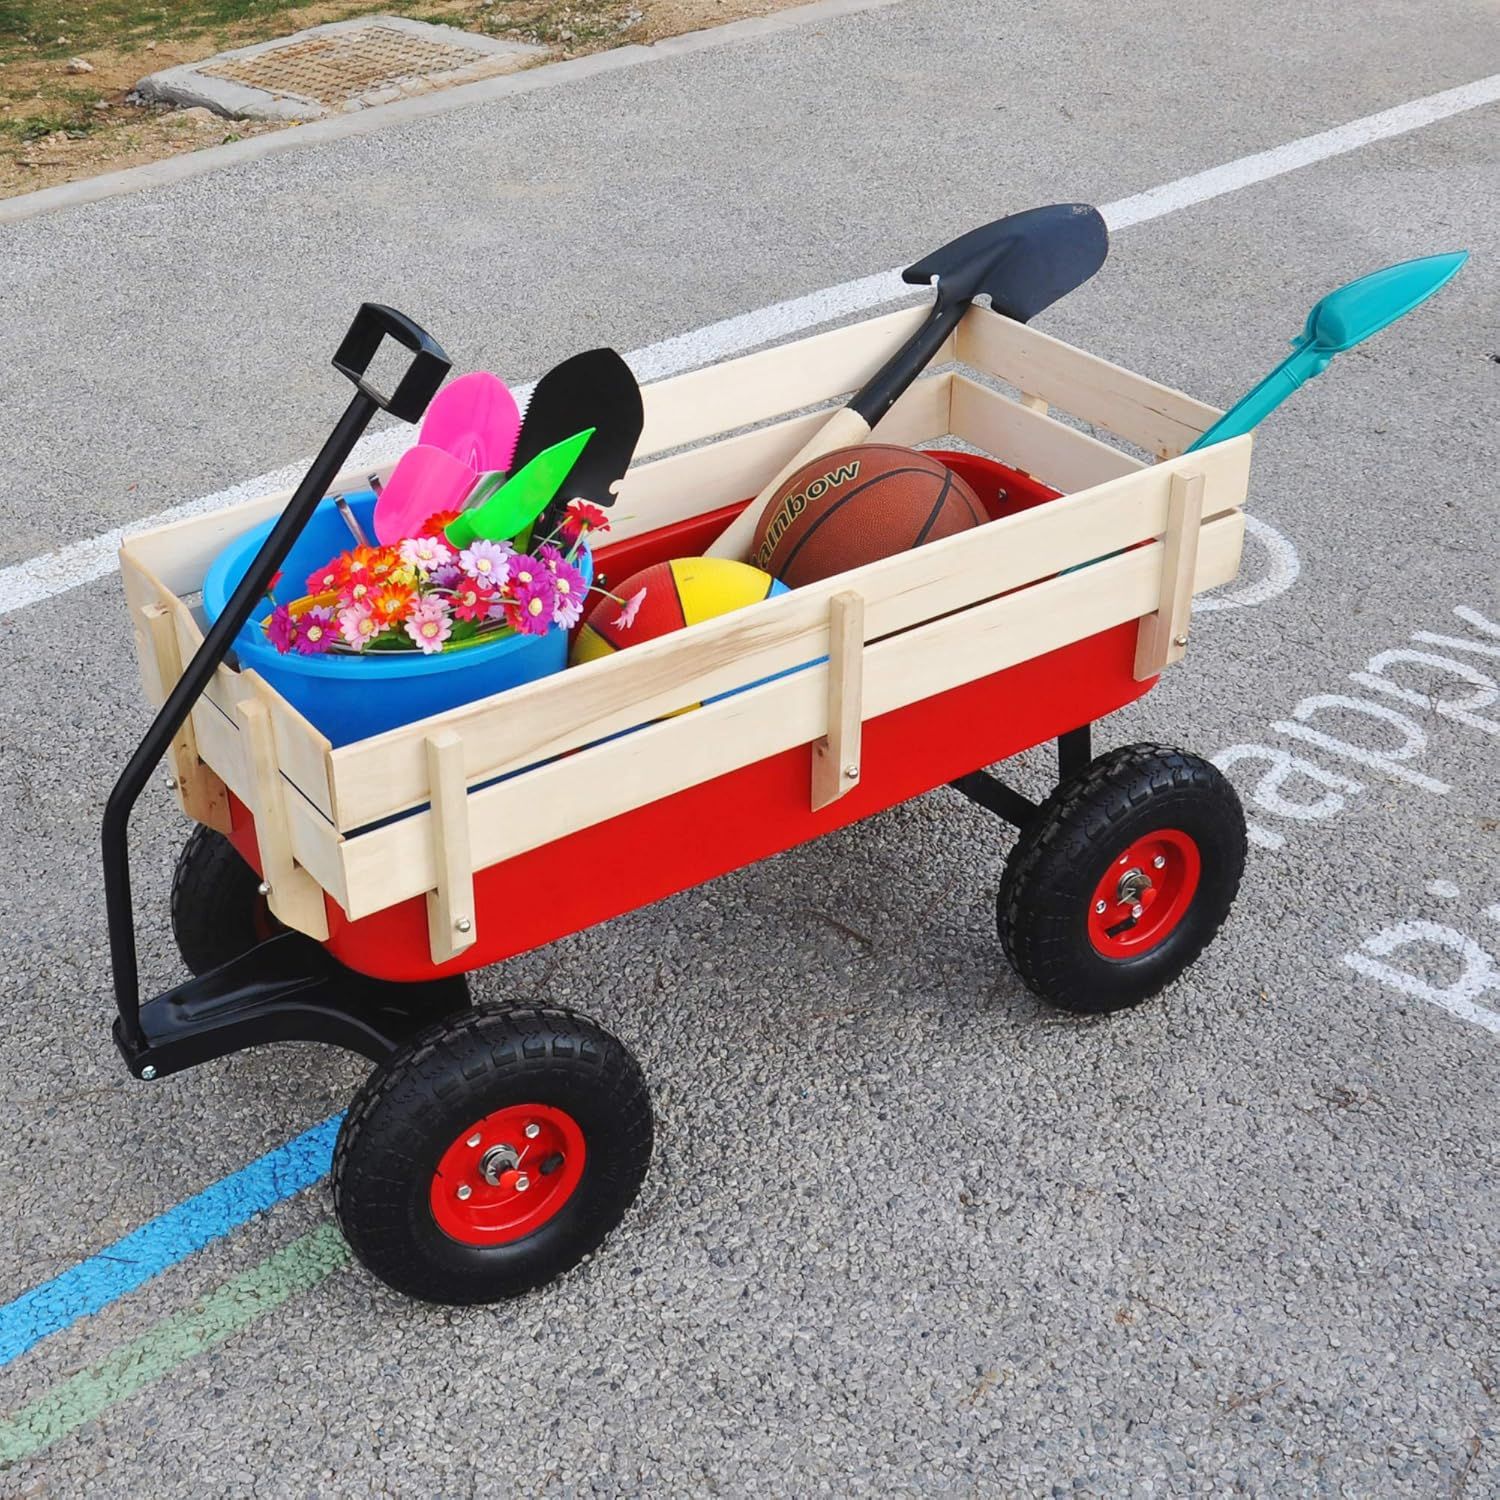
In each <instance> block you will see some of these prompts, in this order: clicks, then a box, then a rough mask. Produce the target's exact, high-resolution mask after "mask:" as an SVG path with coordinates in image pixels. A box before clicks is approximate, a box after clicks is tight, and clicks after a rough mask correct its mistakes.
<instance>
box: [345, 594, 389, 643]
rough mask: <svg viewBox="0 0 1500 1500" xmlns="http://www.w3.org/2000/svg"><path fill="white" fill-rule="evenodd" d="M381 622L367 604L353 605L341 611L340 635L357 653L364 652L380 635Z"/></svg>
mask: <svg viewBox="0 0 1500 1500" xmlns="http://www.w3.org/2000/svg"><path fill="white" fill-rule="evenodd" d="M380 630H381V625H380V621H379V620H377V619H376V618H375V612H374V611H373V610H372V609H371V608H370V607H369V605H367V604H355V605H351V606H350V607H349V608H348V609H341V610H340V611H339V634H340V635H342V636H343V638H344V643H345V644H346V645H347V646H349V647H350V648H351V649H353V650H355V651H363V650H364V649H365V647H366V646H368V645H369V644H370V642H371V641H372V640H374V639H375V637H376V636H377V635H379V634H380Z"/></svg>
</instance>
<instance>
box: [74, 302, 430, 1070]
mask: <svg viewBox="0 0 1500 1500" xmlns="http://www.w3.org/2000/svg"><path fill="white" fill-rule="evenodd" d="M387 336H389V337H390V338H393V339H395V340H396V341H397V342H398V343H400V344H402V345H404V346H405V347H406V348H408V349H410V350H411V351H412V353H413V356H414V357H413V359H412V362H411V364H410V366H409V367H408V368H407V370H406V373H405V374H404V375H403V377H402V379H401V381H400V383H399V384H398V385H397V386H396V389H395V390H394V391H393V392H392V393H391V394H390V395H389V396H384V395H382V394H381V393H380V392H379V391H377V390H375V388H374V387H373V386H372V385H371V384H370V383H369V382H368V381H367V380H366V378H365V375H366V372H367V371H368V369H369V366H370V362H371V360H372V359H373V358H374V357H375V352H376V350H377V349H378V348H379V347H380V344H381V341H382V340H383V339H384V338H386V337H387ZM333 364H334V368H335V369H336V370H338V371H339V373H340V374H342V375H345V376H347V377H348V378H349V379H350V380H352V381H353V382H354V385H355V388H356V389H355V395H354V398H353V399H352V400H351V401H350V402H349V405H348V407H347V409H346V410H345V412H344V414H343V416H342V417H340V418H339V421H338V425H337V426H336V427H335V428H334V429H333V431H332V432H331V433H330V434H329V436H328V440H327V441H326V442H325V443H324V444H323V447H322V450H321V451H320V452H319V454H318V456H317V457H316V458H315V459H314V460H313V463H312V467H311V468H309V469H308V471H307V474H306V475H305V476H304V477H303V480H302V483H301V484H299V485H298V486H297V489H296V492H295V493H294V494H293V495H292V498H291V499H290V500H289V501H288V502H287V505H286V509H285V510H283V511H282V513H281V517H280V519H279V520H278V521H277V522H276V524H275V526H273V527H272V528H271V534H270V535H269V536H268V537H267V538H266V540H265V543H264V545H263V546H262V547H261V549H260V551H259V552H257V553H256V555H255V558H254V560H253V561H252V562H251V564H250V566H249V568H248V569H247V570H246V572H245V576H244V577H243V578H242V579H241V580H240V583H239V587H238V588H236V589H235V591H234V593H233V594H232V595H231V596H230V599H229V602H228V603H227V604H226V605H225V607H224V612H223V613H222V614H221V615H220V616H219V618H218V619H217V620H216V621H215V622H214V624H213V626H212V628H211V629H210V630H209V632H208V634H207V636H206V637H205V638H204V641H203V644H202V645H201V646H200V647H199V648H198V650H197V651H196V652H195V653H194V654H193V659H192V660H191V661H190V662H189V663H188V664H187V667H186V668H185V669H184V671H183V674H182V676H181V677H180V678H179V679H178V681H177V684H176V686H175V687H174V688H173V689H172V691H171V692H170V693H169V694H168V695H167V700H166V702H165V703H163V704H162V706H161V708H160V710H159V711H158V712H157V715H156V717H155V718H154V719H153V720H152V721H151V727H150V728H149V729H148V730H147V731H146V733H145V735H144V736H143V737H142V739H141V742H140V744H139V745H137V746H136V749H135V753H134V754H133V755H132V756H131V757H130V759H129V761H128V762H127V763H126V765H125V769H124V770H123V771H122V772H121V773H120V779H119V780H118V781H117V782H116V783H115V786H114V790H113V791H112V792H111V793H110V794H109V801H108V802H107V803H106V804H105V808H104V821H103V826H102V829H101V845H102V855H103V864H104V909H105V915H106V918H107V920H108V924H109V956H110V965H111V968H112V970H113V974H114V992H115V1005H116V1007H117V1008H118V1010H119V1013H120V1014H119V1019H118V1020H117V1021H116V1022H115V1027H114V1032H115V1041H116V1043H117V1045H118V1046H119V1048H120V1051H121V1053H122V1054H123V1055H124V1058H125V1061H126V1063H127V1064H128V1065H129V1067H130V1070H131V1072H133V1073H134V1074H135V1075H136V1076H137V1077H142V1078H156V1077H159V1076H162V1075H163V1074H165V1073H168V1072H172V1071H174V1070H176V1069H178V1068H185V1067H190V1066H191V1065H192V1064H193V1063H197V1062H204V1061H207V1060H208V1059H209V1058H212V1057H222V1056H223V1055H224V1054H225V1053H227V1052H233V1051H237V1050H239V1048H241V1047H247V1046H252V1045H254V1044H255V1043H258V1042H283V1041H328V1042H334V1043H336V1044H337V1045H339V1046H343V1047H349V1048H352V1049H353V1050H354V1051H356V1052H364V1053H365V1054H366V1055H367V1056H372V1057H373V1056H384V1055H385V1054H386V1053H387V1052H388V1051H390V1050H391V1049H392V1048H393V1046H399V1045H400V1042H401V1040H404V1038H405V1036H406V1035H407V1034H409V1033H410V1030H411V1029H412V1025H413V1024H416V1023H415V1022H414V1021H413V1019H412V1017H413V1014H414V1012H413V1011H409V1010H407V1009H406V1008H405V1007H403V1006H401V1005H400V1004H397V1003H396V1001H395V1000H394V998H393V995H392V993H391V992H394V991H400V990H402V989H410V988H412V987H403V986H392V985H380V986H379V988H378V991H377V992H375V993H371V992H370V990H369V987H370V986H372V985H378V984H379V982H378V981H374V980H367V979H363V978H362V977H361V976H356V975H351V974H349V973H348V971H346V970H342V969H339V968H338V966H337V965H334V964H333V961H332V960H331V959H330V958H329V957H328V955H327V954H326V953H325V952H324V950H323V949H322V948H321V947H319V945H318V944H316V943H313V942H311V941H310V940H308V939H305V938H300V937H298V935H296V934H288V935H286V936H285V937H277V938H273V939H271V940H270V941H268V942H265V943H261V944H259V945H258V946H257V947H255V948H253V949H251V950H250V952H249V953H246V954H243V955H242V956H241V957H240V958H238V959H235V960H234V961H233V962H231V963H229V964H225V965H224V966H223V967H222V968H219V969H215V970H214V971H213V972H212V973H210V974H206V975H204V976H202V977H201V978H198V979H193V980H189V981H188V982H187V983H186V984H183V985H179V986H178V987H177V988H176V989H173V990H169V991H167V992H166V993H165V994H163V995H158V996H157V997H156V998H155V999H154V1000H151V1001H149V1002H148V1003H147V1004H145V1005H142V1003H141V981H140V965H139V957H138V954H137V950H136V942H135V914H134V910H133V907H132V902H131V894H130V847H129V834H130V814H131V811H132V810H133V809H134V807H135V804H136V802H137V801H138V800H139V798H140V795H141V792H142V791H144V790H145V786H146V783H147V781H148V780H150V777H151V774H152V772H153V771H154V770H155V769H156V767H157V766H158V765H159V764H160V763H161V759H162V757H163V756H164V755H165V754H166V752H167V748H168V747H169V746H170V745H171V743H172V740H173V738H174V736H175V735H176V734H177V731H178V730H179V729H181V727H182V725H183V723H184V721H185V720H186V719H187V716H188V714H189V713H190V712H191V711H192V708H193V705H194V704H195V703H196V702H197V701H198V698H199V696H200V695H201V694H202V692H203V689H204V688H205V687H206V686H207V685H208V682H209V679H210V678H211V677H212V676H213V674H214V672H215V671H216V670H217V669H218V666H219V664H220V662H222V661H223V660H224V658H225V656H226V655H228V653H229V649H230V647H231V645H232V644H233V642H234V638H235V636H236V635H237V634H238V633H239V631H240V628H241V626H243V625H244V623H245V621H246V620H248V619H249V618H250V616H251V614H252V613H253V612H254V610H255V607H256V605H257V604H258V603H259V602H260V600H261V599H262V598H263V597H264V596H265V592H266V589H267V588H268V587H269V586H270V583H271V579H272V578H273V577H274V576H275V574H276V570H277V569H278V568H279V567H280V566H281V564H282V563H283V561H285V559H286V555H287V553H288V552H290V551H291V549H292V544H293V543H294V542H295V541H296V540H297V537H298V536H299V535H300V534H301V532H302V528H303V527H304V526H305V525H306V524H307V522H308V519H309V518H310V517H311V515H312V513H313V511H314V510H315V509H316V507H317V505H318V502H319V501H321V500H322V499H323V497H324V496H325V495H326V494H327V493H328V489H329V486H330V485H332V483H333V481H334V479H335V478H336V477H337V476H338V473H339V470H340V469H342V468H343V466H344V464H345V463H346V462H347V461H348V458H349V454H350V452H351V451H352V450H353V448H354V445H355V443H356V442H357V441H358V440H359V437H360V434H361V433H362V432H363V431H364V430H365V428H366V427H367V426H368V425H369V423H370V419H371V418H372V417H373V416H374V415H375V413H376V412H377V411H382V410H383V411H388V412H390V413H391V414H392V415H393V416H397V417H400V418H402V419H403V420H404V421H407V422H415V421H416V420H417V419H418V418H419V417H421V415H422V413H423V412H424V411H426V410H427V404H428V402H430V401H431V400H432V398H433V396H434V395H435V394H436V393H437V389H438V387H439V386H440V385H441V384H442V383H443V381H444V380H445V379H446V378H447V375H448V371H449V369H450V368H451V362H450V361H449V359H448V356H447V355H446V354H445V353H444V352H443V350H442V349H441V348H440V347H439V345H438V344H437V343H436V342H435V341H434V340H433V339H432V338H431V337H430V336H429V335H428V334H427V333H425V332H424V331H423V330H422V329H421V328H419V327H418V326H417V324H415V323H414V322H412V320H411V319H410V318H408V317H406V316H405V315H404V314H403V313H399V312H397V311H396V310H395V309H394V308H390V307H382V306H380V305H379V304H378V303H373V302H366V303H364V304H363V305H362V306H361V307H360V309H359V312H358V313H357V314H356V315H355V318H354V321H353V323H351V324H350V326H349V331H348V333H347V334H345V336H344V339H343V342H342V343H341V344H340V345H339V348H338V352H337V353H336V354H335V355H334V359H333ZM335 980H336V981H337V982H336V984H335V983H333V982H332V981H335ZM427 998H428V1001H429V1004H428V1005H424V1006H422V1007H421V1010H423V1011H428V1010H430V1002H431V1000H433V999H435V998H437V997H434V996H428V997H427ZM372 1049H374V1050H372Z"/></svg>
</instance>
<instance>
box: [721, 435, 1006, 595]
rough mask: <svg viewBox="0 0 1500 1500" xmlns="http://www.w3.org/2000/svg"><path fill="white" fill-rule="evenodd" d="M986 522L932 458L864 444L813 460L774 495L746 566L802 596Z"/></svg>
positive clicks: (967, 493)
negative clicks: (838, 576) (807, 586)
mask: <svg viewBox="0 0 1500 1500" xmlns="http://www.w3.org/2000/svg"><path fill="white" fill-rule="evenodd" d="M988 519H989V517H988V516H987V515H985V512H984V507H983V506H982V505H981V504H980V503H979V497H978V496H977V495H976V494H975V493H974V491H973V490H971V489H970V488H969V486H968V485H966V484H965V483H964V482H963V480H962V479H960V478H959V477H958V475H957V474H955V473H953V472H952V470H950V469H947V468H945V467H944V466H943V465H942V464H940V463H939V462H938V461H937V459H935V458H933V457H931V456H930V455H929V454H926V453H919V452H918V451H917V450H916V449H915V448H902V447H898V446H897V445H896V444H895V443H863V444H860V445H859V446H858V447H854V448H839V449H836V450H835V451H834V452H832V453H828V454H825V455H824V456H823V457H822V458H815V459H813V460H812V462H811V463H807V464H804V465H803V466H802V467H801V468H800V469H798V470H797V472H796V473H795V474H793V475H792V476H791V477H790V478H789V479H788V480H787V481H786V482H785V483H784V484H783V485H782V486H781V488H780V489H779V490H777V491H776V494H775V495H774V496H773V497H772V499H771V503H770V504H769V505H768V506H767V507H766V509H765V511H764V513H763V514H762V516H761V518H760V523H759V524H758V525H757V526H756V528H755V541H754V543H753V546H752V549H751V553H750V560H751V561H752V562H753V563H754V564H755V565H756V566H757V567H759V568H764V569H765V570H766V571H767V572H768V573H770V574H772V575H773V576H775V577H776V578H779V579H780V580H781V581H782V582H783V583H785V584H786V585H787V586H788V587H790V588H799V587H800V586H801V585H802V584H804V583H815V582H817V580H818V579H820V578H831V577H832V576H833V575H834V574H835V573H842V572H845V571H846V570H847V569H849V568H857V567H860V566H861V565H862V564H864V563H868V562H874V561H875V560H876V559H877V558H881V557H890V556H892V555H893V554H894V553H897V552H905V551H907V550H908V549H910V548H912V547H920V546H921V545H922V544H923V543H924V542H935V541H938V540H939V539H940V538H942V537H945V536H952V535H953V534H954V533H955V532H959V531H967V530H968V529H969V528H970V527H971V526H982V525H983V524H984V523H985V522H986V521H987V520H988Z"/></svg>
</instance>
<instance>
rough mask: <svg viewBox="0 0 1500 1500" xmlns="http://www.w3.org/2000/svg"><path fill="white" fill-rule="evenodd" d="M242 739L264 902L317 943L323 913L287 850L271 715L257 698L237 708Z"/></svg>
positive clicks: (317, 894) (314, 886)
mask: <svg viewBox="0 0 1500 1500" xmlns="http://www.w3.org/2000/svg"><path fill="white" fill-rule="evenodd" d="M238 714H239V720H240V724H241V726H242V729H243V738H244V741H245V745H246V749H247V751H248V755H249V766H250V779H251V783H252V784H253V785H254V787H255V803H254V806H255V839H256V843H257V844H258V845H259V848H260V866H261V873H262V874H263V876H264V878H265V881H266V883H267V884H268V885H269V886H270V891H269V893H268V894H267V896H266V902H267V904H268V905H269V906H270V908H271V911H272V912H273V913H274V914H275V915H276V917H277V918H278V919H279V920H280V921H282V922H284V923H285V924H286V925H287V926H288V927H294V928H296V930H297V931H298V932H305V933H306V934H307V935H308V936H309V937H313V938H317V939H319V940H320V941H321V940H324V939H326V938H327V936H328V914H327V911H326V910H325V908H324V905H323V891H322V888H321V887H320V886H319V884H318V882H317V881H316V880H315V879H314V878H313V877H312V876H311V875H310V874H309V873H308V872H307V871H306V870H305V869H303V868H302V867H301V866H300V865H299V864H298V863H297V859H296V855H295V854H294V853H293V850H292V829H291V822H290V819H289V818H288V815H287V806H286V804H287V798H288V796H292V795H295V793H290V792H289V791H288V789H287V786H286V783H285V782H284V781H283V780H282V778H281V771H280V769H279V768H278V767H277V764H276V739H275V736H274V734H273V733H272V731H271V714H270V710H269V708H268V707H267V706H266V704H265V703H264V702H262V701H260V700H259V699H258V698H257V697H251V698H249V699H246V700H244V701H243V702H241V703H240V704H239V706H238Z"/></svg>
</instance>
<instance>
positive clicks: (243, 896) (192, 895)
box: [172, 823, 285, 974]
mask: <svg viewBox="0 0 1500 1500" xmlns="http://www.w3.org/2000/svg"><path fill="white" fill-rule="evenodd" d="M260 884H261V881H260V876H259V875H257V874H256V873H255V871H254V870H253V869H252V868H251V867H250V866H249V865H248V864H246V863H245V861H244V860H243V859H242V858H241V857H240V854H239V851H238V850H237V849H236V848H235V847H234V845H233V844H231V843H230V842H229V840H228V839H227V838H225V837H224V835H223V834H222V833H218V832H216V831H215V830H214V829H212V828H206V827H204V826H203V824H201V823H200V824H199V825H198V826H197V827H196V828H195V829H194V830H193V831H192V833H191V834H190V835H189V836H188V841H187V843H185V844H184V845H183V846H182V853H181V854H179V855H178V856H177V868H176V870H175V871H174V872H173V874H172V936H173V937H174V938H176V940H177V951H178V952H179V953H180V954H181V955H182V961H183V963H185V964H186V965H187V966H188V969H189V970H190V971H191V972H192V973H194V974H207V973H208V971H209V970H210V969H217V968H218V967H219V965H220V964H225V963H228V962H229V960H230V959H231V958H238V957H239V956H240V954H242V953H248V952H249V951H250V949H252V948H253V947H254V946H255V945H256V944H257V943H260V942H264V941H265V939H266V938H268V937H274V936H275V935H276V934H277V933H278V932H282V931H284V930H285V929H284V928H283V927H282V925H281V923H280V922H278V921H277V920H276V918H275V917H273V916H272V915H271V908H270V906H269V905H267V903H266V898H265V897H264V896H263V895H262V894H261V891H260Z"/></svg>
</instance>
